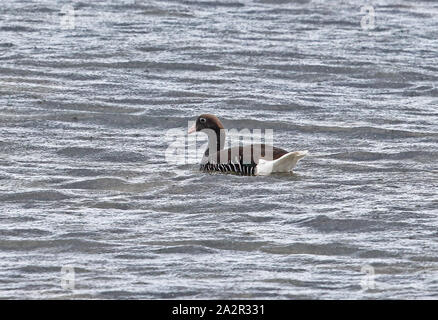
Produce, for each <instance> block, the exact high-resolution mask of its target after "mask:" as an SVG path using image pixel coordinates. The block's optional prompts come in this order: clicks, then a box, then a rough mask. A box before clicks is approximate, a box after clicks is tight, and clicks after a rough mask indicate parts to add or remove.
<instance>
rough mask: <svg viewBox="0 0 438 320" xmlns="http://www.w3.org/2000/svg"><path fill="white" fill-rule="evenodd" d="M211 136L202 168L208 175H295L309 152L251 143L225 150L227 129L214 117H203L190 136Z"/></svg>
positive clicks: (201, 116) (198, 119)
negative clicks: (297, 167) (211, 173)
mask: <svg viewBox="0 0 438 320" xmlns="http://www.w3.org/2000/svg"><path fill="white" fill-rule="evenodd" d="M193 132H204V133H206V134H207V135H208V147H207V150H205V153H204V157H203V159H202V162H201V167H200V169H201V170H202V171H207V172H212V171H213V172H214V171H217V172H224V173H236V174H239V175H269V174H271V173H275V172H291V171H292V169H293V168H294V167H295V165H296V164H297V162H298V161H299V160H300V159H301V158H303V157H305V156H306V155H307V151H295V152H288V151H286V150H283V149H280V148H277V147H273V146H271V145H266V144H251V145H245V146H236V147H232V148H229V149H224V146H225V130H224V126H223V125H222V122H221V121H220V120H219V119H218V118H217V117H216V116H215V115H212V114H201V115H200V116H199V117H198V118H197V119H196V122H195V124H194V125H193V126H192V127H191V128H190V129H189V130H188V133H189V134H190V133H193Z"/></svg>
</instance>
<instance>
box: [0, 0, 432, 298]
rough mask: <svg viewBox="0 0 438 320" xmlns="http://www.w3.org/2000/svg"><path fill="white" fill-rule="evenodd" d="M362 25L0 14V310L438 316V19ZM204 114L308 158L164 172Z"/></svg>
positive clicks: (122, 11) (424, 10)
mask: <svg viewBox="0 0 438 320" xmlns="http://www.w3.org/2000/svg"><path fill="white" fill-rule="evenodd" d="M365 4H368V2H365V1H363V2H362V1H353V0H346V1H341V0H337V1H322V0H319V1H318V0H311V1H306V0H302V1H286V0H284V1H279V0H259V1H255V0H254V1H251V0H247V1H244V0H240V1H237V0H236V1H228V0H221V1H195V0H186V1H176V0H175V1H169V0H165V1H146V0H145V1H141V0H137V1H134V0H129V1H128V0H126V1H123V0H120V1H115V0H114V1H111V0H106V1H49V0H43V1H25V0H15V1H3V2H2V5H1V6H0V17H1V20H0V203H1V213H0V298H2V299H18V298H26V299H57V298H96V299H106V298H108V299H126V298H129V299H140V298H147V299H148V298H150V299H157V298H170V299H174V298H178V299H200V298H207V299H209V298H215V299H217V298H229V299H238V298H243V299H246V298H256V299H258V298H272V299H277V298H278V299H295V298H311V299H329V298H334V299H339V298H343V299H381V298H385V299H388V298H389V299H392V298H402V299H417V298H428V299H437V298H438V241H437V240H438V229H437V226H438V191H437V190H438V166H437V159H438V144H437V142H438V111H437V106H438V87H437V83H438V81H437V80H438V73H437V72H438V42H437V30H438V3H437V2H435V1H400V0H398V1H392V0H391V1H389V0H387V1H382V0H377V1H373V2H372V5H373V6H374V10H375V20H374V28H373V29H369V30H368V29H367V28H366V27H367V26H369V25H366V24H365V25H361V21H362V22H363V21H364V20H363V18H364V16H365V14H366V13H364V12H362V13H361V7H362V5H365ZM71 9H73V13H74V15H73V17H74V21H72V20H69V18H71V17H72V16H71ZM365 22H366V21H365ZM201 113H213V114H216V115H217V116H219V117H220V118H221V119H222V121H223V123H224V125H225V126H226V127H227V128H237V129H244V128H249V129H256V128H257V129H268V128H269V129H273V130H274V143H275V145H276V146H278V147H281V148H284V149H287V150H291V151H292V150H309V156H308V157H306V158H304V159H303V160H302V161H301V162H300V163H299V164H298V166H297V168H296V170H295V172H294V174H292V175H272V176H268V177H241V176H234V175H220V174H216V175H210V174H204V173H200V172H198V170H197V165H195V164H191V163H189V164H180V165H174V164H170V163H168V162H167V161H166V158H165V156H164V154H165V151H166V150H167V148H168V141H166V140H165V135H166V132H167V130H169V129H173V128H176V129H181V130H186V128H187V121H189V120H194V119H195V118H196V116H198V115H199V114H201ZM63 267H64V269H63V270H65V268H66V267H71V268H73V270H74V272H75V273H74V275H75V278H74V280H75V281H74V289H73V288H72V287H68V286H67V287H66V286H65V274H64V273H63V272H61V268H63ZM62 281H64V282H62ZM69 283H70V284H71V282H69Z"/></svg>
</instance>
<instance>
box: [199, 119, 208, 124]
mask: <svg viewBox="0 0 438 320" xmlns="http://www.w3.org/2000/svg"><path fill="white" fill-rule="evenodd" d="M199 122H201V123H206V122H207V119H205V118H200V119H199Z"/></svg>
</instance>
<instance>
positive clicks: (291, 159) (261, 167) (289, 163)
mask: <svg viewBox="0 0 438 320" xmlns="http://www.w3.org/2000/svg"><path fill="white" fill-rule="evenodd" d="M307 153H308V151H307V150H306V151H294V152H289V153H286V154H285V155H284V156H282V157H280V158H278V159H277V160H272V161H269V160H264V159H259V163H258V164H257V167H256V172H255V174H256V175H259V176H262V175H268V174H271V173H275V172H290V171H292V169H293V168H294V167H295V166H296V164H297V162H298V161H299V160H300V159H301V158H304V157H305V156H306V155H307Z"/></svg>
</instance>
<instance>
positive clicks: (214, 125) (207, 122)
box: [188, 114, 224, 133]
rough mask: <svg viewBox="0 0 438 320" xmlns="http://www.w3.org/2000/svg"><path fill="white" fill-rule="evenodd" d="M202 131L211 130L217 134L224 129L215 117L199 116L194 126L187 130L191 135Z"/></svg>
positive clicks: (209, 115) (210, 115)
mask: <svg viewBox="0 0 438 320" xmlns="http://www.w3.org/2000/svg"><path fill="white" fill-rule="evenodd" d="M204 129H211V130H213V131H215V132H219V131H220V130H221V129H224V126H223V125H222V122H221V121H220V120H219V119H218V117H216V116H215V115H212V114H201V115H200V116H199V117H198V118H197V119H196V122H195V124H194V125H193V126H192V127H191V128H190V129H189V131H188V133H193V132H197V131H201V130H204Z"/></svg>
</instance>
